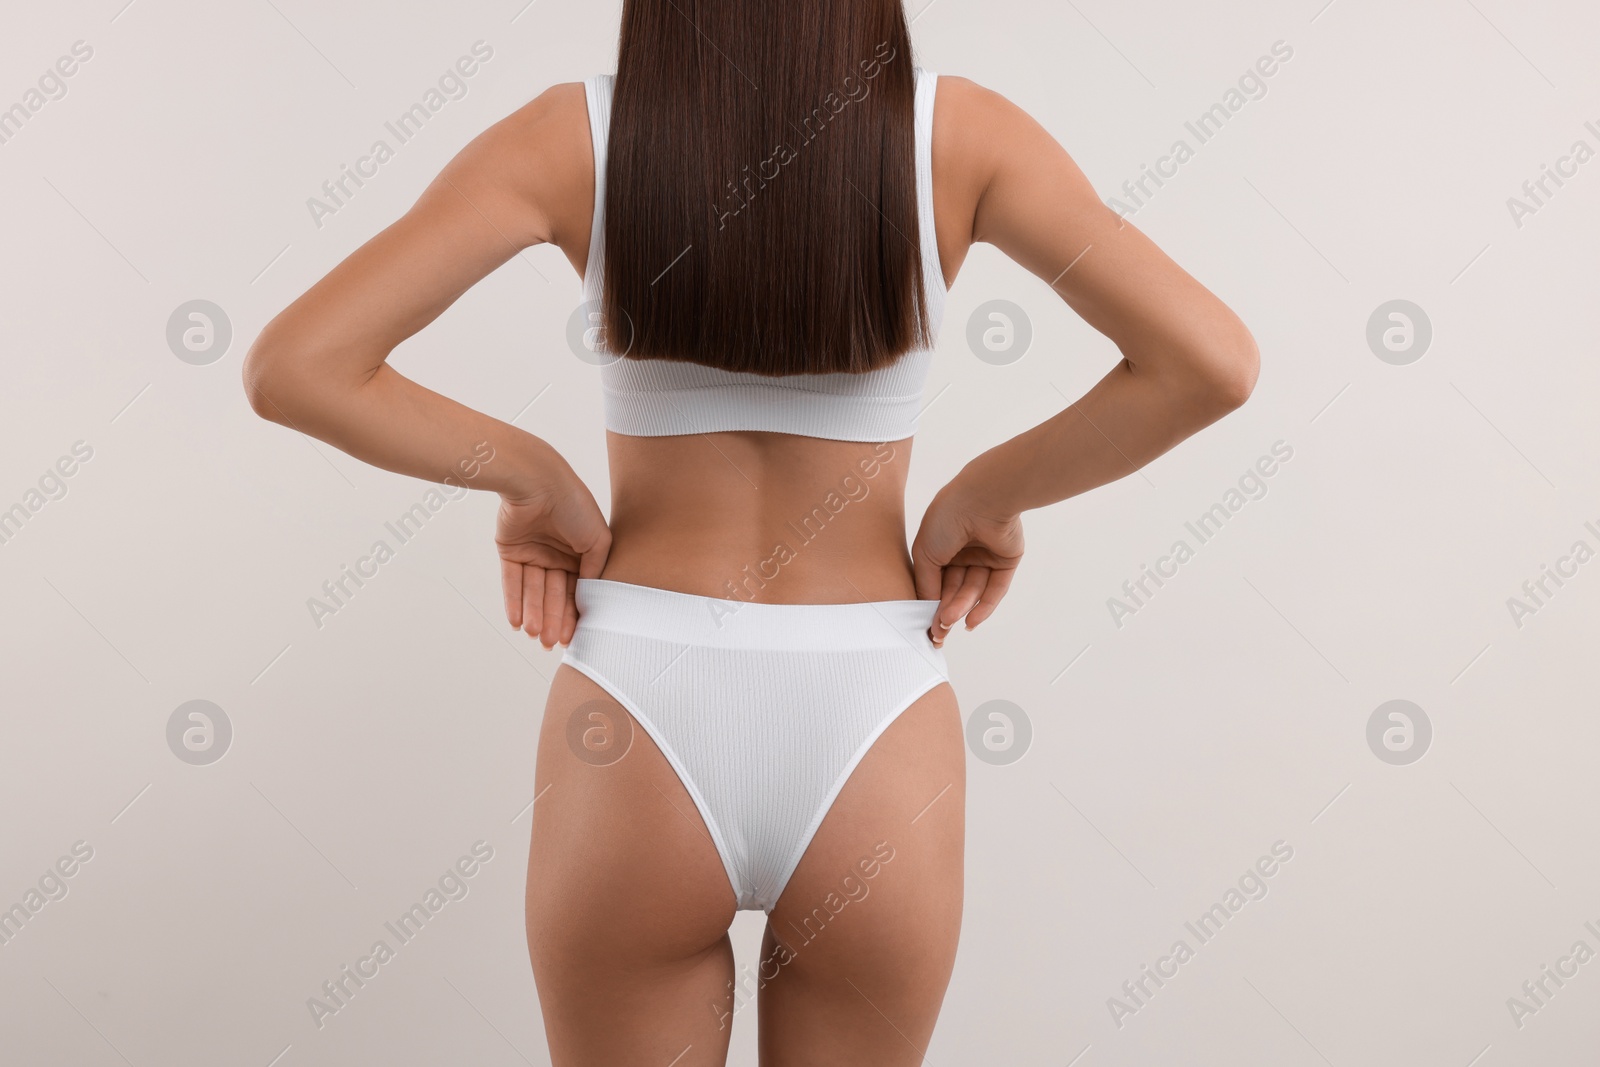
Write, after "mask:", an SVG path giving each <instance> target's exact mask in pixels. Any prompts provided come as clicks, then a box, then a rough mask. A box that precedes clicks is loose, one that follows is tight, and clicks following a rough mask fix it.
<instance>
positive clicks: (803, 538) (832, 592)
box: [600, 512, 916, 604]
mask: <svg viewBox="0 0 1600 1067" xmlns="http://www.w3.org/2000/svg"><path fill="white" fill-rule="evenodd" d="M686 518H687V517H686V516H675V517H672V518H666V517H661V518H660V519H658V520H657V521H651V520H650V519H644V518H638V517H635V518H631V519H628V520H625V521H622V522H617V521H615V520H614V521H613V524H612V542H611V551H610V553H609V554H608V555H607V557H606V565H605V568H604V570H602V572H601V574H600V577H601V578H605V579H609V580H611V581H617V582H628V583H631V584H633V585H642V586H651V587H654V588H657V589H669V590H674V591H677V592H682V593H693V594H696V595H699V596H708V597H722V598H728V599H733V600H739V601H744V602H747V603H773V604H850V603H858V602H862V601H888V600H913V599H916V589H915V583H914V581H913V579H912V570H911V556H910V554H909V553H908V552H907V550H906V540H905V527H904V523H903V522H902V521H899V516H898V515H896V516H894V517H892V518H889V517H885V516H875V517H873V518H875V519H876V520H877V521H867V517H865V516H857V519H858V521H857V522H855V523H846V522H845V521H844V519H843V516H842V514H841V513H831V512H824V514H822V515H817V514H807V515H802V516H796V517H795V518H793V519H788V520H783V521H778V522H772V521H766V522H754V523H752V522H749V521H742V522H741V521H731V522H730V521H723V522H720V523H719V522H718V520H717V518H716V517H715V516H706V517H703V518H702V519H701V520H700V521H698V522H693V521H688V522H686V521H684V520H685V519H686Z"/></svg>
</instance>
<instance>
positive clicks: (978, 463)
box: [912, 78, 1259, 641]
mask: <svg viewBox="0 0 1600 1067" xmlns="http://www.w3.org/2000/svg"><path fill="white" fill-rule="evenodd" d="M938 109H939V110H938V111H937V112H936V114H938V116H939V118H938V119H937V120H936V121H937V122H938V126H937V127H936V130H935V137H934V144H935V151H936V154H937V155H942V156H943V157H944V158H945V159H946V160H948V161H949V163H950V167H948V168H945V169H946V172H947V173H948V172H954V173H957V174H960V175H961V176H962V180H964V181H970V182H971V183H972V185H973V187H975V188H976V189H978V190H979V192H978V194H977V196H976V201H975V207H974V210H973V216H972V240H973V241H974V242H978V241H983V242H987V243H989V244H992V245H994V246H995V247H996V248H998V249H1000V251H1002V252H1004V253H1005V254H1006V255H1008V256H1010V257H1011V258H1012V259H1014V260H1015V261H1016V262H1017V263H1019V264H1021V265H1022V266H1023V267H1025V268H1026V269H1027V270H1028V271H1030V272H1031V273H1033V274H1034V275H1036V276H1038V277H1039V278H1041V279H1042V280H1044V281H1045V282H1046V283H1047V284H1049V285H1050V286H1051V288H1052V289H1054V290H1055V292H1056V293H1057V294H1058V295H1059V296H1060V297H1061V298H1062V299H1063V300H1064V301H1066V303H1067V304H1068V306H1070V307H1071V308H1072V309H1073V310H1074V311H1075V312H1077V313H1078V315H1079V316H1081V317H1082V318H1083V320H1084V321H1085V322H1087V323H1088V324H1089V325H1090V326H1093V327H1094V328H1095V329H1097V330H1099V331H1100V332H1101V333H1103V334H1105V335H1106V336H1107V337H1108V338H1110V339H1111V341H1112V342H1113V343H1115V344H1116V346H1117V348H1118V350H1119V351H1120V352H1121V353H1122V360H1121V361H1120V362H1119V363H1118V364H1117V365H1116V366H1115V367H1113V368H1112V369H1111V371H1110V373H1108V374H1107V375H1106V376H1105V377H1104V378H1102V379H1101V380H1100V381H1099V382H1098V383H1096V384H1095V386H1094V387H1093V388H1092V389H1090V390H1089V391H1088V392H1087V393H1085V394H1084V395H1083V396H1082V397H1080V398H1079V399H1078V400H1077V401H1076V402H1074V403H1073V404H1071V405H1069V406H1068V407H1066V408H1065V409H1064V410H1062V411H1061V412H1060V413H1059V414H1057V415H1055V416H1054V417H1052V418H1050V419H1047V420H1046V421H1044V422H1042V423H1040V424H1039V425H1037V426H1035V427H1033V428H1032V429H1029V430H1027V431H1025V432H1023V433H1021V434H1019V435H1017V436H1016V437H1013V438H1011V439H1010V440H1007V441H1004V442H1002V443H1000V444H998V445H996V446H995V447H993V448H991V449H989V450H988V451H986V452H984V453H982V454H981V455H979V456H978V457H976V458H975V459H973V460H972V461H971V462H970V463H968V464H967V465H966V467H964V468H963V469H962V470H961V472H960V473H959V474H958V475H957V476H956V477H955V479H953V480H952V481H951V482H950V483H949V484H948V485H947V486H945V487H944V489H942V490H941V491H940V493H939V494H938V495H937V496H936V497H935V498H934V501H933V503H932V504H930V506H929V508H928V512H927V514H926V516H925V517H924V519H923V524H922V528H921V529H920V530H919V531H918V534H917V538H916V541H915V542H914V543H913V545H912V560H913V564H914V566H915V569H916V575H917V587H918V594H917V595H918V596H920V597H923V598H925V599H933V598H935V597H937V598H939V599H940V600H941V602H942V603H941V606H940V609H939V613H938V616H937V618H936V620H935V627H934V635H935V640H936V641H942V638H943V636H944V635H943V631H947V630H948V629H949V628H950V627H952V626H954V625H955V623H956V622H957V621H958V620H960V619H962V618H966V619H967V626H968V629H970V628H972V627H973V626H975V625H977V624H978V623H980V622H982V621H983V620H984V619H985V618H987V617H988V616H989V615H990V614H992V613H993V611H994V608H995V605H996V604H997V603H998V602H999V600H1000V597H1002V596H1003V595H1004V594H1005V590H1006V588H1007V587H1008V586H1009V584H1010V579H1011V574H1012V571H1013V570H1014V568H1015V562H1016V557H1018V556H1020V554H1021V526H1020V521H1019V517H1020V515H1021V513H1022V512H1024V511H1027V510H1030V509H1032V508H1039V507H1044V506H1046V505H1048V504H1053V503H1056V502H1058V501H1061V500H1065V499H1067V498H1068V497H1071V496H1076V495H1077V494H1079V493H1083V492H1086V491H1088V490H1090V489H1093V488H1095V487H1097V486H1100V485H1105V484H1106V483H1108V482H1112V481H1115V480H1116V479H1118V478H1121V477H1123V476H1125V475H1127V474H1131V473H1132V472H1134V471H1135V470H1138V469H1139V468H1140V467H1142V466H1144V465H1145V464H1146V463H1149V462H1150V461H1151V460H1153V459H1155V458H1156V457H1157V456H1159V455H1161V454H1162V453H1164V452H1166V451H1167V450H1168V449H1170V448H1172V447H1173V446H1174V445H1176V444H1178V443H1179V442H1180V441H1182V440H1184V439H1185V438H1187V437H1189V436H1191V435H1193V434H1194V433H1196V432H1198V431H1199V430H1201V429H1203V428H1205V427H1206V426H1209V425H1210V424H1211V423H1213V422H1215V421H1217V420H1218V419H1220V418H1221V417H1222V416H1223V415H1225V414H1227V413H1228V412H1230V411H1232V410H1234V409H1235V408H1237V407H1239V406H1240V405H1241V404H1243V403H1244V401H1245V399H1246V398H1247V397H1248V396H1249V395H1250V392H1251V390H1252V389H1253V388H1254V386H1255V381H1256V375H1257V371H1258V367H1259V356H1258V353H1257V350H1256V345H1255V341H1254V339H1253V338H1252V337H1251V335H1250V331H1249V330H1248V329H1246V328H1245V326H1244V323H1243V322H1241V321H1240V319H1239V317H1238V316H1237V315H1235V314H1234V313H1233V312H1232V311H1231V310H1230V309H1229V308H1228V307H1227V305H1225V304H1223V303H1222V301H1221V300H1219V299H1218V298H1217V297H1216V296H1215V295H1214V294H1212V293H1211V292H1210V291H1209V290H1207V289H1206V288H1205V286H1203V285H1201V284H1200V283H1199V282H1198V281H1196V280H1195V279H1194V278H1193V277H1191V276H1190V275H1189V274H1188V273H1187V272H1186V271H1184V270H1183V268H1182V267H1180V266H1178V265H1177V264H1176V263H1174V262H1173V261H1172V259H1171V258H1169V257H1168V256H1167V255H1166V254H1165V253H1163V252H1162V251H1161V249H1159V248H1157V247H1156V246H1155V244H1154V243H1153V242H1152V241H1151V240H1150V239H1149V238H1148V237H1146V236H1145V235H1144V234H1143V233H1141V232H1139V230H1138V229H1137V228H1136V227H1135V226H1134V225H1133V224H1132V223H1131V222H1128V221H1127V220H1126V219H1123V218H1121V217H1119V216H1118V215H1117V214H1116V213H1115V212H1114V211H1112V210H1111V209H1110V208H1109V207H1107V206H1106V205H1105V204H1104V203H1102V202H1101V200H1100V198H1099V197H1098V196H1097V195H1096V194H1095V191H1094V188H1093V186H1091V185H1090V184H1089V181H1088V179H1087V178H1085V177H1084V175H1083V172H1082V171H1081V170H1079V169H1078V166H1077V164H1075V163H1074V162H1073V161H1072V159H1071V157H1070V156H1068V155H1067V153H1066V151H1065V149H1063V148H1062V147H1061V145H1060V144H1058V143H1057V142H1056V141H1055V139H1054V138H1053V137H1051V136H1050V134H1049V133H1047V132H1046V131H1045V130H1044V128H1043V127H1041V126H1040V125H1039V124H1038V123H1037V122H1035V121H1034V120H1033V118H1032V117H1031V116H1029V115H1028V114H1027V113H1026V112H1024V111H1023V110H1022V109H1020V108H1018V107H1017V106H1016V105H1014V104H1012V103H1011V102H1010V101H1008V100H1006V99H1005V98H1004V97H1002V96H1000V95H999V94H998V93H994V92H991V91H989V90H987V89H984V88H982V87H980V86H978V85H975V84H973V83H972V82H969V81H967V80H966V79H962V78H941V79H940V88H939V98H938ZM936 166H937V163H936ZM963 539H965V540H963ZM963 560H965V561H966V562H965V563H963ZM986 560H989V561H990V562H986ZM1007 561H1009V565H1007ZM996 562H998V563H999V564H1000V565H999V566H996V565H995V563H996Z"/></svg>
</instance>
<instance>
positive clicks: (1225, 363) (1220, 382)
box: [1210, 326, 1261, 411]
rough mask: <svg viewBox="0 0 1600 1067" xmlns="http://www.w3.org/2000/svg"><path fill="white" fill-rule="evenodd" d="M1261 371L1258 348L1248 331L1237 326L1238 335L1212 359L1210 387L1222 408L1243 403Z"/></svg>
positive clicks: (1228, 408)
mask: <svg viewBox="0 0 1600 1067" xmlns="http://www.w3.org/2000/svg"><path fill="white" fill-rule="evenodd" d="M1260 375H1261V351H1260V349H1258V348H1257V347H1256V339H1255V338H1254V337H1253V336H1251V334H1250V331H1249V330H1247V329H1245V328H1244V327H1243V326H1240V328H1239V336H1238V337H1237V338H1236V339H1235V340H1234V341H1233V342H1232V343H1231V344H1229V345H1228V346H1226V348H1225V350H1224V352H1223V353H1222V354H1220V355H1219V356H1217V357H1215V358H1213V360H1212V361H1211V374H1210V378H1211V387H1212V391H1213V392H1214V393H1215V395H1216V402H1217V403H1218V404H1219V405H1221V407H1222V408H1223V409H1224V410H1225V411H1233V410H1235V409H1237V408H1239V407H1242V406H1243V405H1244V402H1245V401H1246V400H1249V399H1250V394H1251V393H1252V392H1254V391H1255V388H1256V379H1257V378H1259V377H1260Z"/></svg>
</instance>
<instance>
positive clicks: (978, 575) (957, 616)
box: [950, 567, 990, 626]
mask: <svg viewBox="0 0 1600 1067" xmlns="http://www.w3.org/2000/svg"><path fill="white" fill-rule="evenodd" d="M989 573H990V572H989V568H988V567H968V568H967V573H966V576H965V577H964V578H962V580H961V588H960V589H958V590H956V595H955V596H954V597H953V598H952V599H951V611H952V612H953V613H954V618H951V619H950V625H951V626H954V625H955V624H956V623H957V622H958V621H959V620H961V619H963V618H965V617H966V615H967V613H968V612H969V611H971V610H972V609H973V608H974V607H976V606H977V603H978V600H979V598H981V597H982V596H983V589H984V586H986V585H988V584H989Z"/></svg>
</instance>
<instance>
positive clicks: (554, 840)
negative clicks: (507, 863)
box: [527, 665, 735, 1067]
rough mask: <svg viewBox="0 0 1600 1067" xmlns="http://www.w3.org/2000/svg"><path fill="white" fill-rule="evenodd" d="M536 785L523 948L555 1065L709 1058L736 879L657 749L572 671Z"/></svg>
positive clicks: (556, 695)
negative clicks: (525, 946) (730, 876)
mask: <svg viewBox="0 0 1600 1067" xmlns="http://www.w3.org/2000/svg"><path fill="white" fill-rule="evenodd" d="M630 734H631V737H630V736H629V735H630ZM534 788H535V791H536V795H537V800H536V801H535V802H534V805H533V837H532V845H531V848H530V851H529V856H528V894H527V928H528V952H529V956H530V958H531V960H532V963H533V973H534V980H535V982H536V984H537V986H538V990H539V1002H540V1008H541V1010H542V1012H543V1015H544V1022H545V1033H546V1038H547V1040H548V1042H549V1045H550V1055H551V1060H552V1062H553V1064H555V1067H588V1065H590V1064H607V1065H611V1064H617V1065H627V1064H635V1063H638V1064H653V1065H660V1067H665V1065H666V1064H669V1063H670V1064H673V1067H704V1065H719V1067H720V1065H721V1064H723V1063H724V1062H725V1060H726V1057H727V1048H728V1036H729V1029H728V1026H727V1020H728V1018H729V1014H730V1012H731V997H732V989H731V985H730V983H731V981H732V979H733V953H732V949H731V947H730V945H729V942H728V936H727V931H728V926H729V924H730V923H731V922H732V919H733V915H734V903H735V900H734V894H733V888H732V887H731V886H730V885H729V883H728V876H727V874H726V873H725V871H724V869H723V865H722V861H721V859H720V858H719V856H718V854H717V851H716V848H715V846H713V845H712V843H711V839H710V838H709V836H707V834H706V829H705V824H704V821H703V820H702V819H701V817H700V813H699V812H698V811H697V810H696V808H695V806H694V803H693V802H692V801H691V800H690V799H689V795H688V793H687V792H685V790H684V787H683V784H682V783H681V782H680V781H679V780H678V777H677V775H676V773H675V772H674V771H673V770H672V767H671V765H669V764H668V763H667V761H666V759H665V758H664V757H663V756H662V755H661V751H660V749H658V748H657V747H656V745H655V743H654V742H653V741H651V739H650V737H649V735H648V734H646V733H645V732H644V731H643V730H642V729H640V728H639V726H638V724H637V723H636V722H634V721H633V719H632V718H631V717H630V716H629V715H628V713H627V712H626V711H625V710H624V709H623V708H622V706H621V705H620V704H618V703H617V702H616V701H615V700H613V699H612V698H611V697H610V696H609V695H608V694H607V693H606V692H605V690H604V689H602V688H601V687H600V686H599V685H597V684H596V683H595V682H594V681H593V680H591V679H590V678H589V677H587V676H586V675H584V674H582V673H580V672H578V671H577V670H574V669H573V668H572V667H570V666H566V665H563V666H562V667H560V668H559V670H558V671H557V673H556V676H555V678H554V680H553V681H552V683H551V686H550V696H549V700H548V702H547V704H546V706H545V717H544V724H543V727H542V728H541V730H540V735H539V754H538V764H537V769H536V772H535V782H534Z"/></svg>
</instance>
